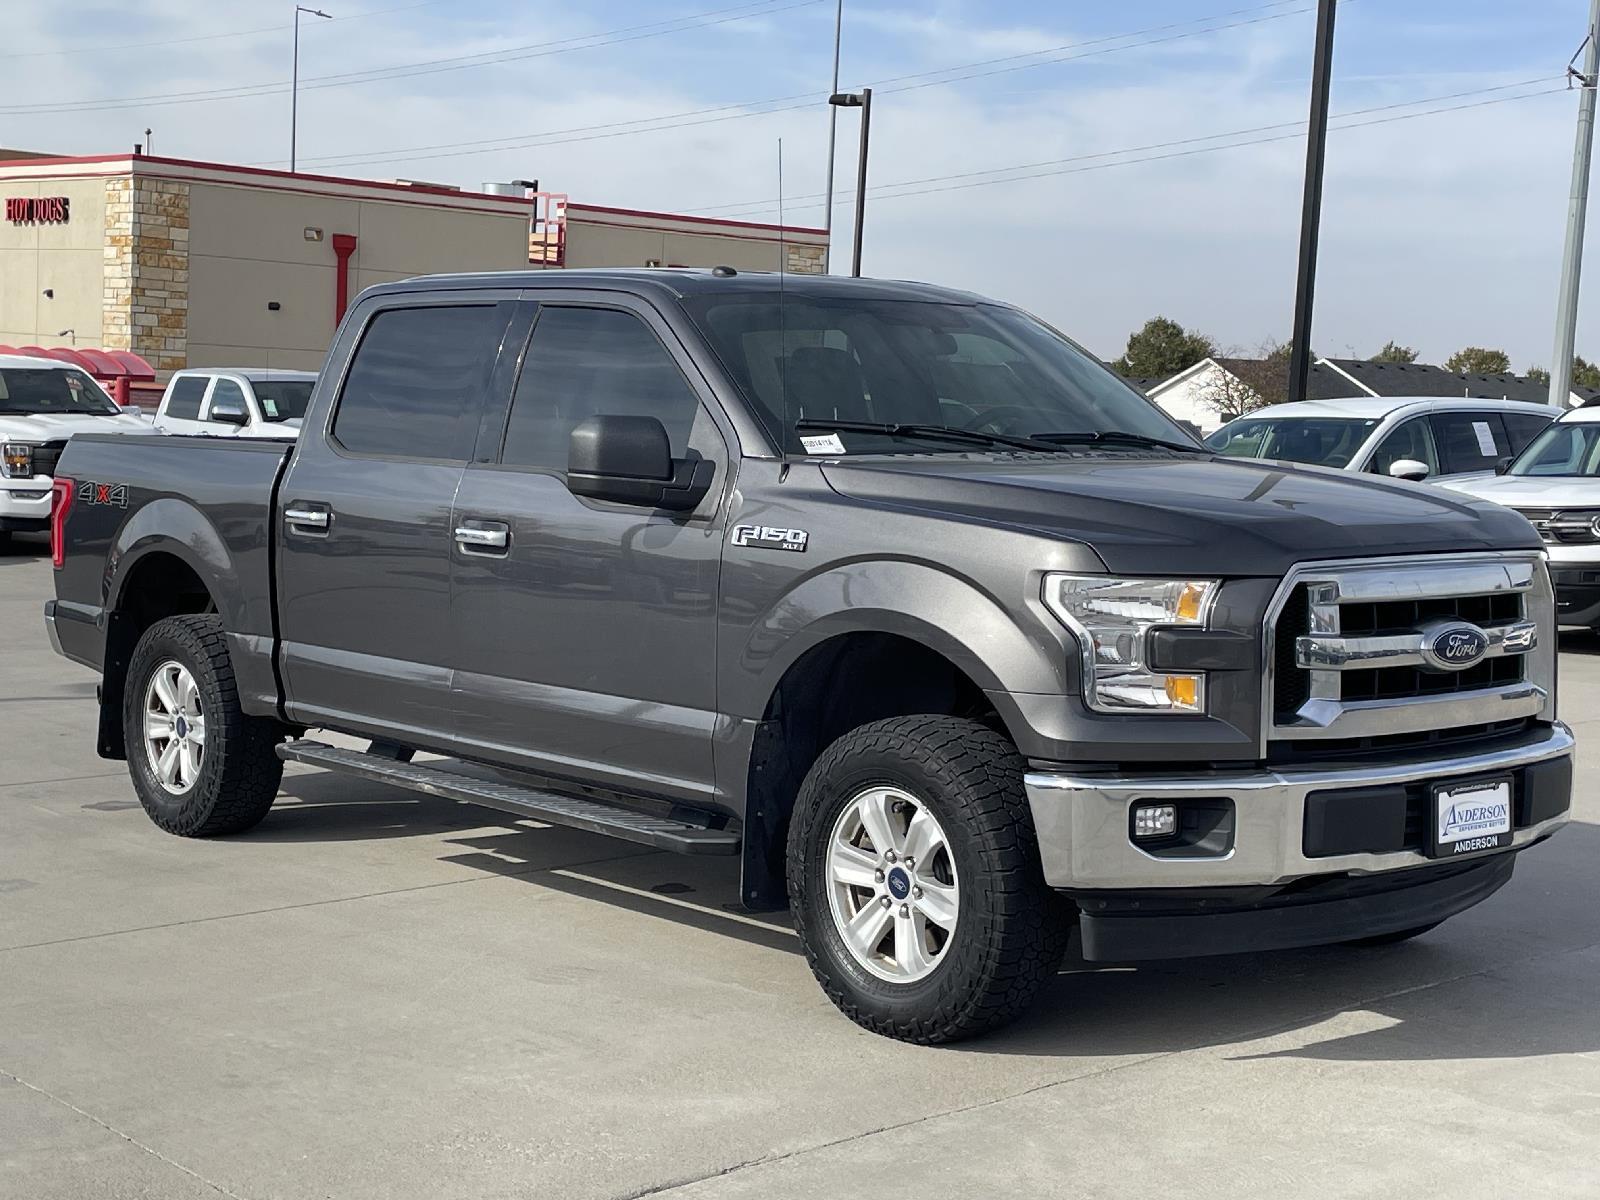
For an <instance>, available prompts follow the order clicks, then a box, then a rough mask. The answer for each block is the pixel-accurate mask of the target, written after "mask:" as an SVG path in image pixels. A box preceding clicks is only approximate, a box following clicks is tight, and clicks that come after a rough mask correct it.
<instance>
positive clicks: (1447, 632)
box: [1422, 621, 1489, 671]
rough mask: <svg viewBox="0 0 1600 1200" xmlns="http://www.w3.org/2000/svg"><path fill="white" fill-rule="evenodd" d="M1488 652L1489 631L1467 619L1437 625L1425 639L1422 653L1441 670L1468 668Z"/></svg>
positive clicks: (1430, 663) (1463, 669) (1481, 659)
mask: <svg viewBox="0 0 1600 1200" xmlns="http://www.w3.org/2000/svg"><path fill="white" fill-rule="evenodd" d="M1488 652H1489V635H1488V634H1486V633H1484V631H1483V630H1481V629H1479V628H1478V627H1477V626H1476V625H1468V624H1467V623H1466V622H1464V621H1462V622H1451V623H1450V624H1448V625H1444V626H1442V627H1441V626H1435V627H1434V628H1432V629H1430V630H1428V631H1427V632H1426V634H1424V636H1423V639H1422V657H1423V658H1425V659H1427V660H1428V664H1429V665H1430V666H1432V667H1434V668H1435V669H1437V670H1441V671H1465V670H1466V669H1467V668H1468V667H1473V666H1476V665H1477V664H1478V663H1480V662H1482V661H1483V656H1484V655H1485V654H1487V653H1488Z"/></svg>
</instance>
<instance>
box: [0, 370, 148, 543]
mask: <svg viewBox="0 0 1600 1200" xmlns="http://www.w3.org/2000/svg"><path fill="white" fill-rule="evenodd" d="M153 432H154V428H153V426H151V424H150V422H149V421H147V420H145V419H144V418H143V417H141V416H139V415H137V414H136V413H130V412H124V411H123V410H122V409H120V408H118V407H117V405H116V402H115V401H114V400H112V399H111V397H110V396H108V395H106V393H105V389H104V388H102V387H101V386H100V385H99V384H98V383H96V382H95V381H94V380H93V379H92V378H90V377H89V376H88V375H87V374H85V373H84V372H83V371H81V370H79V369H78V368H77V367H75V366H72V365H71V364H70V363H65V362H62V361H61V360H60V359H58V358H33V357H29V356H25V355H21V354H6V355H0V443H3V447H0V451H3V457H0V541H4V540H6V539H8V538H9V537H10V536H11V534H12V533H14V532H22V531H39V532H42V531H44V530H46V529H49V528H50V493H51V489H52V487H53V485H54V482H55V480H54V475H55V467H56V460H57V459H59V458H60V457H61V451H62V450H64V449H66V445H67V439H68V438H69V437H71V436H72V435H73V434H75V433H153Z"/></svg>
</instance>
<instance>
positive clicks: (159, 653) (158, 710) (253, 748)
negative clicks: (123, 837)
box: [122, 616, 283, 837]
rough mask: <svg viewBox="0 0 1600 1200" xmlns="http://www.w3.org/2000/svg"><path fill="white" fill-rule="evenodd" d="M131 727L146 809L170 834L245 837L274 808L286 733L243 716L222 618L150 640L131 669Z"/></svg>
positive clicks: (127, 733) (127, 729)
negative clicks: (279, 750) (279, 752)
mask: <svg viewBox="0 0 1600 1200" xmlns="http://www.w3.org/2000/svg"><path fill="white" fill-rule="evenodd" d="M122 727H123V736H124V739H125V743H126V745H127V748H128V773H129V774H130V775H131V776H132V777H133V786H134V790H135V791H136V792H137V793H138V795H139V802H140V803H141V804H142V805H144V810H145V812H146V813H148V814H149V816H150V819H151V820H152V821H154V822H155V823H156V824H157V825H158V826H160V827H161V828H162V829H164V830H166V831H167V832H168V833H175V834H178V835H180V836H182V837H212V836H216V835H218V834H227V833H239V832H241V831H243V830H246V829H249V828H250V827H251V826H253V825H255V824H256V823H257V822H259V821H260V820H261V818H262V817H264V816H266V815H267V810H268V809H270V808H271V807H272V802H273V799H274V798H275V797H276V796H277V793H278V782H279V780H280V779H281V778H282V776H283V763H282V762H281V761H279V759H278V756H277V753H276V750H275V747H276V745H277V742H278V740H279V737H280V736H281V729H280V726H279V725H278V724H277V722H275V721H270V720H266V719H263V718H261V717H251V716H246V715H245V713H244V712H243V711H242V710H241V709H240V707H239V692H238V688H237V686H236V685H235V683H234V678H233V663H232V660H231V659H230V658H229V657H228V647H227V643H226V641H225V639H224V637H223V633H222V621H221V618H219V617H216V616H184V617H168V618H167V619H166V620H164V621H158V622H156V624H154V625H152V626H151V627H150V628H149V629H147V630H146V631H145V633H144V636H143V637H141V638H140V639H139V644H138V646H136V647H135V648H134V652H133V659H132V661H131V662H130V663H129V665H128V682H127V688H126V690H125V692H124V693H123V703H122Z"/></svg>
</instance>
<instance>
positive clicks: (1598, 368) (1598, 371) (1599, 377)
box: [1546, 354, 1600, 388]
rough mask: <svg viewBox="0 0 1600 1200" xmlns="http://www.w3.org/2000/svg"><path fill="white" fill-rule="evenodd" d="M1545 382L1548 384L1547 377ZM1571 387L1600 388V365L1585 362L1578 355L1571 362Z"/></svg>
mask: <svg viewBox="0 0 1600 1200" xmlns="http://www.w3.org/2000/svg"><path fill="white" fill-rule="evenodd" d="M1546 382H1549V380H1548V377H1547V378H1546ZM1572 386H1573V387H1592V388H1600V363H1592V362H1585V361H1584V358H1583V355H1581V354H1579V355H1577V356H1576V357H1574V358H1573V360H1572Z"/></svg>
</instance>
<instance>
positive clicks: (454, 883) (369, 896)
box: [0, 851, 665, 954]
mask: <svg viewBox="0 0 1600 1200" xmlns="http://www.w3.org/2000/svg"><path fill="white" fill-rule="evenodd" d="M662 853H665V852H664V851H663V852H662ZM643 857H645V855H643V854H609V855H607V856H605V857H604V858H587V859H584V860H583V861H582V862H573V863H553V864H551V865H550V866H544V867H527V868H524V869H523V870H509V869H508V870H504V871H496V872H494V873H493V874H491V875H484V876H480V877H476V878H468V879H445V880H441V881H440V882H438V883H418V884H413V885H411V886H410V887H398V888H386V889H384V890H382V891H377V892H358V893H356V894H355V895H353V896H329V897H328V898H327V899H325V900H304V901H301V902H300V903H298V904H278V905H273V906H272V907H270V908H251V909H246V910H245V911H243V912H231V913H217V914H216V915H215V916H210V917H190V918H188V919H187V920H184V921H162V922H158V923H156V924H154V925H134V926H130V927H129V928H127V929H106V930H102V931H101V932H99V933H81V934H78V935H77V936H75V937H64V938H52V939H50V940H48V941H43V942H23V943H21V944H19V945H16V946H0V954H7V953H9V952H11V951H13V950H40V949H43V948H45V947H47V946H65V945H69V944H70V943H72V942H92V941H96V940H98V939H100V938H113V937H122V936H123V935H124V934H129V933H152V932H154V931H156V930H159V929H182V928H183V927H185V926H187V925H209V924H211V923H212V922H215V921H233V920H237V919H238V918H240V917H262V916H267V915H269V914H271V913H281V912H294V911H295V910H296V909H301V908H322V907H324V906H326V905H330V904H349V903H351V902H352V901H356V900H377V899H381V898H382V897H384V896H403V895H405V894H406V893H408V892H429V891H433V890H435V889H437V888H448V887H460V886H461V885H462V884H468V883H488V882H490V881H492V880H495V879H507V878H518V879H520V878H525V877H527V876H529V875H539V874H545V873H549V874H554V873H555V872H557V871H568V870H572V869H573V868H575V867H594V866H600V865H602V864H604V863H610V862H621V861H623V860H631V859H635V858H643Z"/></svg>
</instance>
